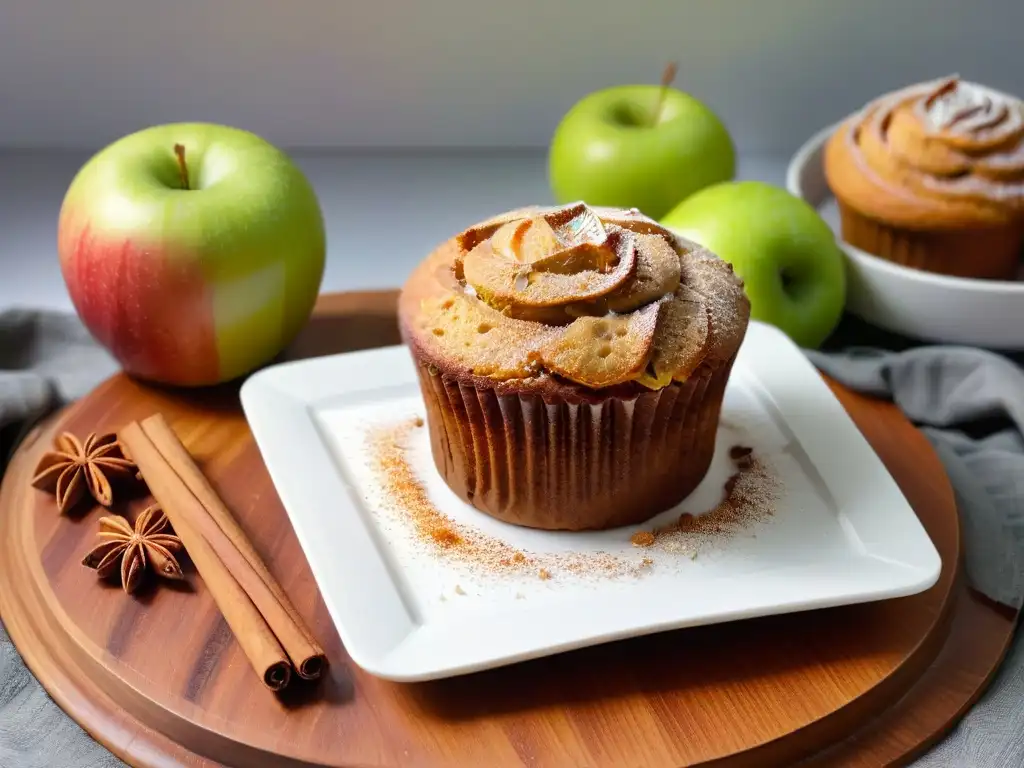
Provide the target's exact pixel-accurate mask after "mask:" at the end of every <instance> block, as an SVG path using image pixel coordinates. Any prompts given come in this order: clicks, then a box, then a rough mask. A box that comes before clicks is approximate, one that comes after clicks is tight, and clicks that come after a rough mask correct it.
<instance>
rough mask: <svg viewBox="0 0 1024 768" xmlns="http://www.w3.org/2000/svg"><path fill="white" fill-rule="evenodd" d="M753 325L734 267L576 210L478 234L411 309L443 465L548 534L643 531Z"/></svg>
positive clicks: (664, 234) (435, 256) (517, 216)
mask: <svg viewBox="0 0 1024 768" xmlns="http://www.w3.org/2000/svg"><path fill="white" fill-rule="evenodd" d="M749 317H750V304H749V301H748V300H747V297H746V294H745V293H744V291H743V284H742V282H741V281H740V279H739V278H738V277H737V276H736V275H735V274H734V273H733V271H732V267H731V265H729V264H728V263H727V262H725V261H723V260H722V259H719V258H718V257H717V256H715V255H714V254H712V253H710V252H709V251H707V250H706V249H704V248H701V247H700V246H698V245H697V244H696V243H693V242H690V241H687V240H684V239H682V238H680V237H678V236H676V235H674V234H673V233H671V232H670V231H668V230H666V229H665V228H663V227H661V226H660V225H658V224H657V223H656V222H654V221H653V220H651V219H649V218H647V217H645V216H643V215H642V214H640V213H639V212H637V211H635V210H629V211H626V210H617V209H606V208H591V207H588V206H586V205H584V204H582V203H576V204H571V205H567V206H562V207H556V208H541V207H535V208H527V209H521V210H517V211H511V212H509V213H506V214H502V215H500V216H497V217H495V218H493V219H490V220H488V221H485V222H482V223H480V224H476V225H474V226H472V227H470V228H469V229H467V230H465V231H464V232H462V233H460V234H459V235H457V236H455V237H453V238H451V239H450V240H448V241H447V242H445V243H443V244H442V245H441V246H439V247H438V248H437V249H435V250H434V252H433V253H431V254H430V255H429V256H428V257H427V258H426V259H425V260H424V261H423V262H422V263H421V264H420V266H419V267H418V268H417V269H416V270H415V271H414V272H413V274H412V275H411V276H410V278H409V280H408V281H407V282H406V284H405V286H404V287H403V289H402V293H401V296H400V299H399V322H400V328H401V332H402V337H403V339H404V340H405V342H406V344H407V345H408V346H409V349H410V351H411V353H412V355H413V358H414V359H415V361H416V362H417V364H418V371H419V378H420V384H421V389H422V392H423V397H424V399H425V401H426V406H427V423H428V429H429V431H430V438H431V449H432V453H433V458H434V463H435V464H436V466H437V469H438V471H439V472H440V474H441V475H442V477H443V478H444V479H445V481H446V482H447V484H448V486H449V487H450V488H451V489H452V490H453V491H454V492H455V493H456V494H457V495H458V496H460V497H461V498H463V499H464V500H466V501H467V502H469V503H470V504H472V505H473V506H474V507H476V508H477V509H479V510H481V511H482V512H485V513H487V514H489V515H492V516H493V517H495V518H498V519H500V520H503V521H506V522H509V523H514V524H518V525H524V526H529V527H534V528H544V529H564V530H584V529H601V528H611V527H616V526H621V525H629V524H635V523H639V522H642V521H644V520H647V519H649V518H650V517H652V516H653V515H655V514H657V513H658V512H661V511H663V510H665V509H668V508H669V507H671V506H673V505H674V504H676V503H678V502H679V501H681V500H682V499H683V498H685V497H686V496H687V495H688V494H689V493H690V492H692V491H693V489H694V488H695V487H696V486H697V485H698V484H699V483H700V481H701V480H702V479H703V478H704V475H705V474H706V473H707V470H708V467H709V465H710V463H711V457H712V454H713V452H714V447H715V435H716V432H717V428H718V420H719V413H720V409H721V404H722V399H723V396H724V393H725V387H726V383H727V381H728V378H729V375H730V372H731V370H732V366H733V363H734V361H735V359H736V354H737V352H738V350H739V347H740V344H741V342H742V340H743V338H744V335H745V333H746V329H747V325H748V322H749Z"/></svg>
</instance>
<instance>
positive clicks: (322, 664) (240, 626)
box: [118, 414, 327, 691]
mask: <svg viewBox="0 0 1024 768" xmlns="http://www.w3.org/2000/svg"><path fill="white" fill-rule="evenodd" d="M118 440H119V441H120V443H121V445H122V447H123V448H124V450H125V451H126V453H128V454H129V455H130V456H131V458H132V461H134V462H135V464H136V466H138V468H139V470H140V472H141V473H142V477H143V479H144V481H145V482H146V485H147V486H148V487H149V490H150V493H152V494H153V496H154V498H155V499H156V500H157V502H158V503H159V504H160V506H161V508H162V509H163V511H164V514H165V515H166V516H167V519H168V520H169V521H170V523H171V525H172V526H173V527H174V531H175V533H176V534H177V535H178V538H180V539H181V541H182V543H183V544H184V545H185V549H186V550H187V551H188V554H189V557H190V558H191V559H192V562H193V563H194V564H195V566H196V569H197V570H198V571H199V575H200V576H202V578H203V581H204V582H205V583H206V586H207V588H208V589H209V591H210V594H211V595H212V596H213V599H214V601H215V602H216V604H217V607H218V608H219V609H220V611H221V613H222V614H223V615H224V619H225V620H226V621H227V624H228V626H229V627H230V628H231V631H232V632H233V633H234V635H235V638H236V639H237V640H238V643H239V645H240V646H241V647H242V650H243V651H244V652H245V654H246V656H247V657H248V658H249V661H250V662H251V663H252V665H253V667H254V668H255V669H256V671H257V673H258V674H259V675H260V676H261V678H262V679H263V683H264V685H266V686H267V687H268V688H270V689H271V690H274V691H278V690H281V689H282V688H284V687H285V686H286V685H288V683H289V682H290V680H291V679H292V673H293V671H294V672H295V673H296V674H298V676H299V677H301V678H303V679H306V680H314V679H316V678H318V677H320V676H321V675H322V674H323V672H324V669H325V668H326V666H327V658H326V656H325V655H324V652H323V649H322V648H321V647H320V646H319V645H318V644H317V642H316V640H315V639H314V638H313V636H312V634H311V633H310V631H309V629H308V628H307V627H306V626H305V624H304V623H303V621H302V619H301V617H300V616H299V614H298V612H297V611H296V610H295V608H294V606H292V604H291V602H289V600H288V597H287V596H286V595H285V593H284V591H283V590H282V589H281V587H280V585H279V584H278V583H277V581H276V580H275V579H274V577H273V576H272V575H271V574H270V572H269V571H268V570H267V567H266V565H264V563H263V561H262V560H261V559H260V557H259V555H258V554H257V553H256V550H255V549H254V548H253V546H252V543H251V542H250V541H249V539H248V538H247V537H246V535H245V533H244V532H243V531H242V529H241V527H239V525H238V523H237V522H236V521H235V519H234V517H233V516H232V514H231V512H230V511H229V510H228V508H227V507H226V506H225V504H224V503H223V501H221V499H220V497H219V496H218V494H217V493H216V491H214V489H213V487H212V486H211V485H210V483H209V481H208V480H207V479H206V477H205V475H204V474H203V473H202V471H201V470H200V469H199V467H198V466H196V464H195V462H194V461H193V460H192V457H191V456H190V455H189V452H188V450H187V449H186V448H185V446H184V445H183V444H182V443H181V441H180V440H179V439H178V436H177V435H176V434H175V432H174V430H173V429H172V428H171V426H170V425H169V424H168V423H167V421H166V420H165V419H164V417H163V416H162V415H161V414H154V415H153V416H150V417H148V418H146V419H144V420H142V421H141V422H137V421H133V422H131V423H130V424H128V425H127V426H125V427H124V428H123V429H122V430H120V431H119V432H118Z"/></svg>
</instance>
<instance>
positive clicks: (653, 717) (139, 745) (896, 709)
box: [0, 292, 1016, 768]
mask: <svg viewBox="0 0 1024 768" xmlns="http://www.w3.org/2000/svg"><path fill="white" fill-rule="evenodd" d="M394 305H395V294H394V293H393V292H380V293H367V294H339V295H328V296H324V297H322V299H321V301H320V303H319V305H318V307H317V310H316V313H315V315H314V317H313V319H312V320H311V322H310V323H309V325H308V327H307V328H306V330H305V331H304V333H303V335H302V336H301V337H300V338H299V339H298V340H297V341H296V342H295V343H294V344H293V345H292V347H291V348H290V350H289V352H288V353H287V355H286V356H287V357H289V358H292V359H294V358H299V357H308V356H312V355H320V354H331V353H336V352H342V351H349V350H354V349H364V348H369V347H375V346H381V345H385V344H393V343H397V342H398V336H397V328H396V323H395V316H394ZM831 386H832V388H833V391H835V393H836V395H837V396H838V397H839V399H840V400H841V402H842V403H843V405H844V406H845V407H846V409H847V411H848V412H849V413H850V415H851V416H852V417H853V419H854V421H855V422H856V423H857V425H858V426H859V427H860V429H861V431H862V432H863V433H864V434H865V436H866V437H867V438H868V440H869V441H870V442H871V444H872V445H873V446H874V448H875V450H876V451H877V452H878V454H879V456H880V457H881V458H882V460H883V461H884V462H885V464H886V465H887V466H888V467H889V469H890V471H891V472H892V473H893V475H894V477H895V478H896V480H897V481H898V483H899V485H900V487H901V488H902V489H903V491H904V493H905V494H906V496H907V497H908V499H909V500H910V502H911V504H912V505H913V507H914V509H915V510H916V511H917V512H918V515H919V516H920V518H921V520H922V522H923V523H924V525H925V527H926V528H927V530H928V532H929V534H930V535H931V537H932V539H933V541H934V542H935V544H936V546H937V547H938V549H939V551H940V553H941V555H942V558H943V562H944V567H943V571H942V575H941V577H940V579H939V582H938V583H937V584H936V585H935V587H933V588H932V589H930V590H929V591H927V592H925V593H923V594H920V595H916V596H913V597H908V598H902V599H898V600H890V601H884V602H877V603H870V604H865V605H858V606H850V607H844V608H836V609H828V610H820V611H814V612H807V613H799V614H793V615H788V616H777V617H769V618H763V619H754V620H748V621H743V622H735V623H731V624H723V625H717V626H712V627H702V628H696V629H686V630H679V631H674V632H666V633H662V634H658V635H652V636H648V637H643V638H637V639H632V640H628V641H622V642H616V643H610V644H606V645H601V646H596V647H592V648H587V649H583V650H579V651H574V652H571V653H566V654H561V655H558V656H553V657H549V658H546V659H540V660H536V661H531V662H526V663H522V664H518V665H514V666H512V667H506V668H503V669H498V670H491V671H488V672H482V673H478V674H474V675H469V676H465V677H460V678H454V679H450V680H442V681H435V682H430V683H420V684H397V683H391V682H387V681H384V680H379V679H377V678H374V677H372V676H370V675H367V674H365V673H364V672H362V671H361V670H360V669H359V668H357V667H356V666H355V665H353V664H352V663H351V662H350V660H349V659H348V657H347V656H346V655H345V651H344V648H343V647H342V645H341V643H340V641H339V639H338V636H337V634H336V632H335V630H334V628H333V625H332V623H331V621H330V618H329V616H328V615H327V612H326V610H325V608H324V605H323V603H322V601H321V600H320V598H319V595H318V593H317V590H316V585H315V583H314V581H313V578H312V575H311V574H310V571H309V568H308V566H307V564H306V561H305V559H304V557H303V555H302V551H301V549H300V547H299V545H298V542H297V541H296V538H295V536H294V534H293V532H292V529H291V527H290V525H289V523H288V519H287V516H286V514H285V512H284V510H283V509H282V507H281V503H280V501H279V499H278V497H277V494H276V493H275V491H274V488H273V485H272V484H271V482H270V479H269V477H268V475H267V472H266V470H265V468H264V466H263V463H262V461H261V459H260V455H259V452H258V451H257V449H256V447H255V445H254V443H253V440H252V437H251V435H250V433H249V429H248V427H247V425H246V422H245V419H244V417H243V416H242V413H241V410H240V407H239V403H238V388H237V385H235V384H231V385H225V386H222V387H218V388H214V389H209V390H204V391H179V390H172V389H165V388H160V387H153V386H149V385H146V384H142V383H139V382H137V381H134V380H132V379H130V378H128V377H126V376H123V375H118V376H114V377H113V378H111V379H109V380H108V381H106V382H105V383H103V384H101V385H100V386H99V387H98V388H97V389H96V390H95V391H94V392H93V393H91V394H90V395H89V396H88V397H86V398H84V399H83V400H81V401H79V402H77V403H75V404H73V405H72V406H70V407H69V408H67V409H66V410H65V411H63V412H62V413H60V414H58V415H57V416H55V417H54V418H51V419H50V420H49V421H47V422H46V423H44V424H43V425H40V427H38V428H37V429H36V430H34V431H33V433H32V434H30V435H29V437H28V438H27V439H26V441H25V442H24V443H23V445H22V446H21V448H20V449H19V451H18V452H17V454H16V455H15V457H14V459H13V461H12V464H11V466H10V468H9V471H8V473H7V475H6V477H5V479H4V482H3V488H2V492H0V615H2V617H3V620H4V623H5V625H6V626H7V629H8V631H9V633H10V635H11V637H12V638H13V640H14V642H15V643H16V645H17V647H18V649H19V650H20V652H21V653H22V655H23V656H24V658H25V661H26V662H27V663H28V665H29V666H30V668H31V669H32V671H33V673H34V674H35V675H36V676H37V677H38V678H39V679H40V681H41V682H42V683H43V685H44V686H45V687H46V689H47V690H48V691H49V693H50V694H51V695H52V696H53V698H54V699H55V700H56V701H57V702H58V703H59V704H60V706H62V707H63V708H64V709H65V710H66V711H67V712H68V713H70V714H71V715H72V716H73V717H74V718H75V719H76V720H77V721H78V722H79V723H81V724H82V725H83V726H84V727H85V728H86V730H87V731H89V733H91V734H92V735H93V736H94V737H95V738H96V739H98V740H99V741H100V742H102V743H103V744H105V745H106V746H107V747H108V748H110V749H111V750H112V751H113V752H115V753H116V754H118V755H119V756H121V757H122V758H124V759H125V760H126V761H128V762H129V763H132V764H135V765H140V766H170V765H182V764H185V765H192V766H202V765H215V764H218V763H221V764H225V765H234V766H260V765H332V766H399V765H401V766H442V765H443V766H481V765H486V766H489V767H492V768H500V767H502V766H563V765H564V766H589V767H591V768H596V767H597V766H641V765H642V766H648V767H651V768H653V767H656V766H680V765H716V766H770V765H792V764H794V763H795V762H796V761H798V760H803V759H806V760H808V761H809V762H810V763H812V764H815V765H849V766H876V765H889V764H894V763H895V764H898V763H901V762H905V761H906V760H908V759H909V758H910V757H911V756H913V755H916V754H918V753H919V752H920V751H922V750H923V749H925V748H927V746H929V745H930V744H931V743H933V742H934V740H935V739H937V738H939V737H940V736H941V735H942V734H944V733H945V732H946V731H947V730H948V729H949V728H950V727H951V725H952V724H953V723H955V721H956V719H957V717H958V716H959V715H960V714H961V713H962V712H963V711H964V710H965V708H967V707H968V706H969V705H970V704H971V703H972V702H973V701H974V700H975V699H976V698H977V696H978V695H980V693H981V692H982V690H983V689H984V687H985V684H986V683H987V681H988V680H989V679H990V677H991V675H992V674H993V672H994V670H995V668H996V667H997V666H998V664H999V662H1000V661H1001V659H1002V657H1003V654H1004V653H1005V651H1006V648H1007V646H1008V643H1009V640H1010V638H1011V636H1012V631H1013V626H1014V621H1015V618H1016V617H1015V615H1014V614H1012V613H1011V612H1009V611H1007V610H1006V609H1003V608H1001V607H999V606H994V605H991V604H988V603H987V602H986V601H984V600H982V599H981V598H979V597H978V596H976V595H975V594H973V593H972V592H970V591H969V590H968V589H967V588H966V586H965V585H964V584H963V580H962V578H961V575H960V574H961V568H960V564H959V560H960V538H959V523H958V518H957V514H956V509H955V505H954V501H953V495H952V491H951V489H950V486H949V483H948V481H947V480H946V478H945V475H944V473H943V471H942V467H941V465H940V463H939V461H938V459H937V458H936V456H935V454H934V453H933V451H932V450H931V448H930V447H929V445H928V443H927V441H926V440H925V439H924V437H923V436H922V435H921V434H920V433H919V432H918V431H917V430H915V429H914V428H913V427H912V426H911V425H910V424H909V423H908V422H907V421H906V420H905V419H904V418H903V417H902V416H901V415H900V413H899V412H898V411H897V410H896V409H895V408H894V407H893V406H892V405H889V404H886V403H882V402H877V401H872V400H869V399H866V398H864V397H861V396H858V395H855V394H853V393H851V392H849V391H847V390H844V389H843V388H841V387H839V386H838V385H835V384H831ZM155 411H160V412H162V413H163V414H164V415H165V416H166V417H167V419H168V420H169V421H170V422H171V424H172V425H173V426H174V428H175V430H176V431H177V432H178V434H179V435H180V436H181V438H182V440H183V442H184V443H185V445H186V446H187V447H188V448H189V450H190V451H191V453H192V455H193V456H194V458H195V459H196V461H197V462H198V463H199V465H200V466H201V467H202V468H203V470H204V471H205V472H206V473H207V475H208V476H209V478H210V479H211V481H212V483H213V485H214V486H215V488H216V489H217V491H218V492H219V493H220V494H221V496H222V497H223V499H224V500H225V501H226V502H227V504H228V506H229V507H230V508H231V509H232V510H233V511H234V513H235V514H236V516H237V517H238V519H239V521H240V523H241V525H242V526H243V528H244V529H245V531H246V533H247V534H248V535H249V536H250V538H251V539H252V541H253V543H254V544H255V546H256V548H257V550H258V551H259V552H260V553H261V555H262V557H263V558H264V560H265V561H266V562H267V564H268V566H269V567H270V569H271V571H272V572H273V573H274V575H275V576H276V577H277V579H278V580H279V581H280V583H281V585H282V586H283V587H284V589H285V590H286V591H287V592H288V594H289V595H290V597H291V598H292V600H293V601H294V603H295V605H296V607H297V609H298V610H299V612H300V613H301V614H302V615H303V616H304V618H305V619H306V620H307V622H308V624H309V625H310V627H311V629H312V630H313V632H314V633H315V634H316V635H317V637H318V639H319V640H320V642H321V643H322V644H323V645H324V647H325V649H326V651H327V654H328V657H329V659H330V661H331V667H330V675H329V678H328V679H326V680H323V681H320V682H318V683H316V684H313V685H297V686H293V687H292V688H289V689H288V690H287V691H286V692H285V693H284V694H283V695H279V696H276V695H274V694H271V693H269V692H268V691H267V690H266V689H265V688H264V687H263V686H262V684H261V682H260V680H259V679H258V678H257V677H256V675H255V674H254V673H253V671H252V668H251V667H250V666H249V664H248V663H247V662H246V660H245V658H244V655H243V654H242V653H241V650H240V648H239V647H238V645H237V644H236V642H235V641H234V638H233V637H232V635H231V634H230V632H229V630H228V628H227V626H226V624H225V622H224V620H223V618H222V617H221V616H220V614H219V613H218V612H217V610H216V607H215V606H214V604H213V602H212V600H211V598H210V596H209V594H208V593H207V591H206V589H205V587H204V584H203V581H202V579H201V578H200V577H199V576H198V575H196V574H195V573H194V572H192V571H191V570H189V572H188V575H189V581H188V584H187V585H185V586H183V587H180V588H175V586H173V585H172V586H167V585H166V584H163V583H162V584H160V585H159V586H157V587H156V588H155V589H152V590H147V591H145V592H143V593H142V594H141V595H140V596H137V597H129V596H126V595H125V594H124V593H123V592H121V590H120V588H119V587H117V586H116V585H107V584H104V583H102V582H100V581H98V580H97V579H96V577H95V573H94V572H93V571H90V570H88V569H86V568H84V567H83V566H81V565H80V560H81V558H82V556H83V554H84V553H85V552H86V551H87V550H88V549H89V547H90V546H91V543H92V541H93V538H94V534H95V531H96V518H97V516H98V514H99V513H98V512H97V511H95V510H92V511H89V509H88V507H86V510H85V513H84V514H77V515H76V514H72V515H70V516H64V517H61V516H59V515H58V514H57V512H56V509H55V507H54V504H53V499H52V497H50V496H48V495H46V494H44V493H42V492H39V491H36V490H33V489H31V488H30V487H29V484H28V477H29V476H30V474H31V471H32V469H33V467H34V466H35V463H36V461H37V460H38V457H39V455H40V454H41V452H42V451H44V450H45V449H46V448H47V447H48V446H49V444H50V441H51V440H52V437H53V435H54V433H55V432H56V431H58V430H65V429H66V430H70V431H72V432H74V433H76V434H79V435H84V434H86V433H88V432H91V431H108V430H114V429H116V428H118V427H120V426H122V425H123V424H125V423H126V422H127V421H129V420H131V419H141V418H144V417H146V416H148V415H150V414H151V413H153V412H155ZM149 501H150V499H149V498H148V497H146V496H144V495H140V496H137V497H135V498H127V499H125V500H123V501H121V502H119V503H118V505H116V506H115V509H117V510H118V511H122V512H123V511H126V510H128V511H130V512H132V513H134V512H137V511H138V510H140V509H141V508H142V506H144V505H145V504H146V503H148V502H149ZM353 588H358V585H353ZM683 588H685V585H683Z"/></svg>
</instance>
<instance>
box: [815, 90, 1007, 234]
mask: <svg viewBox="0 0 1024 768" xmlns="http://www.w3.org/2000/svg"><path fill="white" fill-rule="evenodd" d="M825 175H826V177H827V179H828V183H829V186H830V187H831V188H832V192H833V194H835V196H836V197H837V198H838V199H839V200H840V201H842V202H844V203H846V204H847V205H849V206H850V207H852V208H854V209H856V210H857V211H859V212H860V213H862V214H864V215H866V216H869V217H871V218H875V219H878V220H880V221H885V222H890V223H892V224H895V225H898V226H905V227H908V228H911V229H912V228H915V227H920V228H928V229H934V228H939V229H941V228H945V227H949V228H962V227H971V226H979V225H981V226H984V225H992V224H1003V223H1010V222H1013V221H1016V220H1020V219H1022V218H1024V103H1022V102H1021V101H1020V100H1019V99H1016V98H1014V97H1011V96H1008V95H1006V94H1003V93H999V92H998V91H994V90H992V89H990V88H986V87H984V86H981V85H977V84H975V83H970V82H966V81H964V80H961V79H960V78H959V77H957V76H952V77H946V78H942V79H940V80H934V81H931V82H928V83H921V84H918V85H913V86H910V87H907V88H904V89H902V90H899V91H896V92H894V93H890V94H887V95H885V96H882V97H881V98H879V99H876V100H875V101H873V102H871V103H870V104H868V105H867V106H866V107H865V108H864V109H863V110H861V111H860V112H858V113H857V114H855V115H853V116H851V117H850V118H848V119H847V120H845V121H844V122H843V124H842V125H841V126H840V127H839V129H838V130H837V131H836V132H835V133H834V134H833V136H832V137H831V138H830V140H829V142H828V144H827V145H826V148H825Z"/></svg>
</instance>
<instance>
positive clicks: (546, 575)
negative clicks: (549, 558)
mask: <svg viewBox="0 0 1024 768" xmlns="http://www.w3.org/2000/svg"><path fill="white" fill-rule="evenodd" d="M537 577H538V578H539V579H540V580H541V581H547V580H548V579H550V578H551V574H550V573H548V569H547V568H541V569H540V571H538V572H537Z"/></svg>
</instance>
